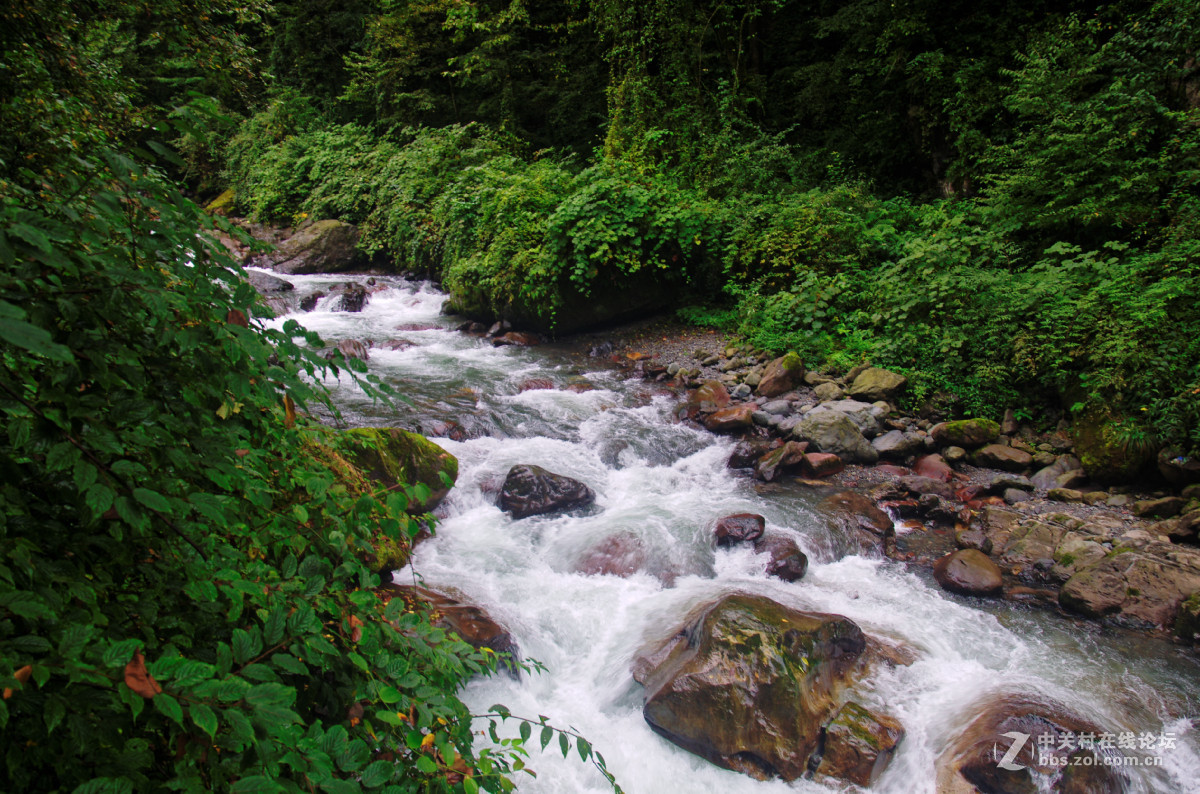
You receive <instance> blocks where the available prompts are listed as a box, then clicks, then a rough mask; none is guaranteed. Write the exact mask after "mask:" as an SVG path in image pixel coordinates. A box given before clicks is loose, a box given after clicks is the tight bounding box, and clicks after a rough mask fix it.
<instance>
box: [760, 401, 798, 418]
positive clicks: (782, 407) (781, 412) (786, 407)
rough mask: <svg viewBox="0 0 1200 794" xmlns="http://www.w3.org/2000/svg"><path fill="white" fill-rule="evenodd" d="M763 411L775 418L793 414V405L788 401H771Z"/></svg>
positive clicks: (764, 406) (765, 405)
mask: <svg viewBox="0 0 1200 794" xmlns="http://www.w3.org/2000/svg"><path fill="white" fill-rule="evenodd" d="M761 410H762V411H763V412H764V413H768V414H772V415H774V416H785V415H787V414H789V413H791V411H792V404H791V403H790V402H788V401H787V400H771V401H770V402H767V403H766V404H764V405H763V407H762V409H761Z"/></svg>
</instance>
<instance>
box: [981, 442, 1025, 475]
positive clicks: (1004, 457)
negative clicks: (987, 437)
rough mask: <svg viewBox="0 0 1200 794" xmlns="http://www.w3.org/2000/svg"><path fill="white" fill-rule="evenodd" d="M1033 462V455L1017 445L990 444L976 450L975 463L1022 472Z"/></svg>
mask: <svg viewBox="0 0 1200 794" xmlns="http://www.w3.org/2000/svg"><path fill="white" fill-rule="evenodd" d="M1031 463H1033V456H1032V455H1030V454H1029V453H1028V452H1025V451H1024V450H1020V449H1017V448H1015V447H1006V446H1002V445H1000V444H989V445H987V446H986V447H983V448H982V449H979V450H976V452H975V465H977V466H984V467H987V468H992V469H1002V470H1004V471H1012V472H1021V471H1024V470H1025V469H1027V468H1028V467H1029V465H1030V464H1031Z"/></svg>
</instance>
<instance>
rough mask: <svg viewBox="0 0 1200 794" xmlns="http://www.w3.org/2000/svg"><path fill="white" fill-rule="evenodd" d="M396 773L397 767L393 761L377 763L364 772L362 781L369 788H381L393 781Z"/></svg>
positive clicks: (370, 765)
mask: <svg viewBox="0 0 1200 794" xmlns="http://www.w3.org/2000/svg"><path fill="white" fill-rule="evenodd" d="M395 771H396V765H395V764H394V763H393V762H391V761H375V762H373V763H371V764H369V765H367V768H366V769H364V770H363V771H362V775H361V781H362V784H363V785H364V786H367V787H368V788H375V787H376V786H381V785H383V784H384V783H386V782H387V781H388V780H390V779H391V777H392V775H393V774H394V773H395Z"/></svg>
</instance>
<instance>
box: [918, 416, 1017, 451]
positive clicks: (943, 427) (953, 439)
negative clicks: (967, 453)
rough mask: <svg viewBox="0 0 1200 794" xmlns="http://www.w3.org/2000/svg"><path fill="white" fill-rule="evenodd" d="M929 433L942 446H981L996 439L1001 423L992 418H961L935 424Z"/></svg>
mask: <svg viewBox="0 0 1200 794" xmlns="http://www.w3.org/2000/svg"><path fill="white" fill-rule="evenodd" d="M929 435H931V436H933V440H934V441H935V442H937V444H938V446H942V447H948V446H956V447H981V446H983V445H984V444H988V443H990V442H992V441H995V440H996V437H997V436H999V435H1000V425H998V424H996V423H995V422H993V421H992V420H991V419H959V420H957V421H954V422H941V423H939V424H936V425H934V426H933V427H931V428H929Z"/></svg>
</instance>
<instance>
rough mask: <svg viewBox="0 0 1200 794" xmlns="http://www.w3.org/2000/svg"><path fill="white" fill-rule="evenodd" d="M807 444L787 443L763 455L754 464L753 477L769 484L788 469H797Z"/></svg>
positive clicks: (798, 442)
mask: <svg viewBox="0 0 1200 794" xmlns="http://www.w3.org/2000/svg"><path fill="white" fill-rule="evenodd" d="M806 449H808V444H807V443H806V442H803V441H788V442H786V443H785V444H784V445H783V446H781V447H779V448H778V449H774V450H772V451H770V452H768V453H766V454H764V455H763V456H762V457H761V458H759V459H758V461H757V462H756V463H755V464H754V476H755V477H756V478H758V479H760V480H762V481H763V482H771V481H773V480H775V479H776V478H778V477H779V476H780V475H782V474H783V473H784V472H785V471H787V470H788V469H792V468H796V467H799V466H800V465H801V464H802V463H803V462H804V451H805V450H806Z"/></svg>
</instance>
